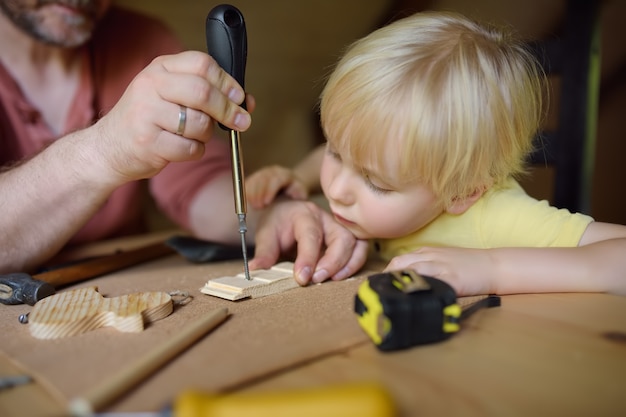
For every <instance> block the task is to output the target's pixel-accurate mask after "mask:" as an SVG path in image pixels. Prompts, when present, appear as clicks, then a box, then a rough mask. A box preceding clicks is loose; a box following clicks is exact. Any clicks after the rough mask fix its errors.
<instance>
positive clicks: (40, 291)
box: [0, 242, 176, 306]
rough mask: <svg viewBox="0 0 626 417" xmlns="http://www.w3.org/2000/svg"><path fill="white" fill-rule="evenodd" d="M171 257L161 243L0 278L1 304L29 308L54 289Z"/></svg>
mask: <svg viewBox="0 0 626 417" xmlns="http://www.w3.org/2000/svg"><path fill="white" fill-rule="evenodd" d="M173 253H176V252H175V251H174V249H172V248H171V247H169V246H166V245H165V244H164V243H163V242H160V243H155V244H151V245H148V246H144V247H141V248H138V249H133V250H129V251H126V252H118V253H114V254H112V255H105V256H100V257H97V258H94V259H89V260H86V261H84V262H81V263H78V264H75V265H70V266H66V267H63V268H58V269H54V270H51V271H47V272H42V273H40V274H36V275H29V274H26V273H23V272H16V273H10V274H4V275H0V303H2V304H28V305H31V306H32V305H34V304H35V303H36V302H37V301H39V300H41V299H43V298H45V297H48V296H50V295H52V294H54V293H55V291H56V290H55V288H56V287H60V286H63V285H67V284H73V283H76V282H80V281H84V280H86V279H89V278H94V277H97V276H99V275H104V274H107V273H109V272H114V271H118V270H120V269H123V268H127V267H130V266H133V265H138V264H140V263H142V262H147V261H149V260H151V259H155V258H158V257H160V256H164V255H169V254H173Z"/></svg>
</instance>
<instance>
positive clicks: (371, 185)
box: [363, 174, 393, 194]
mask: <svg viewBox="0 0 626 417" xmlns="http://www.w3.org/2000/svg"><path fill="white" fill-rule="evenodd" d="M363 179H364V180H365V184H367V186H368V187H369V188H370V189H371V190H372V191H374V192H375V193H377V194H386V193H390V192H392V191H393V190H390V189H388V188H382V187H379V186H378V185H376V184H374V183H373V182H372V180H371V178H370V177H369V175H367V174H363Z"/></svg>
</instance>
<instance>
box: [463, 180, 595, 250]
mask: <svg viewBox="0 0 626 417" xmlns="http://www.w3.org/2000/svg"><path fill="white" fill-rule="evenodd" d="M474 209H477V210H480V214H479V215H480V223H481V234H482V236H483V238H484V239H485V240H486V241H487V242H489V243H488V244H487V246H491V247H499V246H532V247H546V246H576V245H577V244H578V242H579V240H580V238H581V236H582V234H583V233H584V231H585V229H586V228H587V226H588V225H589V223H591V222H592V221H593V218H591V217H590V216H587V215H584V214H581V213H572V212H570V211H569V210H567V209H560V208H557V207H554V206H552V205H550V203H549V202H548V201H547V200H538V199H536V198H534V197H532V196H529V195H528V194H527V193H526V192H525V191H524V189H523V188H522V187H521V186H520V185H519V184H518V183H517V181H515V180H513V179H510V180H508V181H507V182H505V183H504V184H502V185H500V186H497V187H494V188H493V189H491V190H489V191H488V192H487V193H486V194H485V195H484V196H483V198H481V199H480V200H479V202H478V204H477V207H476V208H474Z"/></svg>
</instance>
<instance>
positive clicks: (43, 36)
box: [0, 0, 100, 48]
mask: <svg viewBox="0 0 626 417" xmlns="http://www.w3.org/2000/svg"><path fill="white" fill-rule="evenodd" d="M51 4H57V5H61V6H68V7H70V8H73V9H77V10H80V11H81V14H80V15H74V16H71V15H64V14H54V15H52V16H54V17H53V18H52V19H55V20H57V21H56V22H49V20H51V18H50V16H51V14H49V13H43V12H41V11H40V10H41V7H42V6H46V5H51ZM99 9H100V2H99V1H98V0H95V1H94V0H37V1H36V4H35V6H31V7H28V8H27V7H24V5H23V2H20V1H15V0H0V10H1V11H2V12H3V13H4V14H5V15H6V16H7V17H8V18H9V20H11V21H12V22H13V23H14V24H15V25H16V26H17V27H19V28H20V29H21V30H22V31H24V32H25V33H27V34H28V35H30V36H32V37H33V38H35V39H37V40H39V41H40V42H42V43H45V44H48V45H53V46H60V47H66V48H71V47H76V46H80V45H82V44H84V43H85V42H87V41H88V40H89V39H90V38H91V35H92V34H93V31H94V29H95V25H96V22H97V20H98V17H99V16H98V13H99Z"/></svg>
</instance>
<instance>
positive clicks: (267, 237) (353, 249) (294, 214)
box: [249, 201, 368, 285]
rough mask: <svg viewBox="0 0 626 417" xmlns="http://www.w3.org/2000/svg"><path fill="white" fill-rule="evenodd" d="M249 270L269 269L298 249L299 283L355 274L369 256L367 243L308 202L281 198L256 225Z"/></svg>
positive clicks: (296, 262)
mask: <svg viewBox="0 0 626 417" xmlns="http://www.w3.org/2000/svg"><path fill="white" fill-rule="evenodd" d="M255 242H256V247H255V251H254V259H252V260H251V261H250V265H249V266H250V269H267V268H269V267H271V266H272V265H274V264H275V263H276V262H277V261H278V259H279V258H280V256H281V255H285V254H286V253H288V252H289V251H291V250H292V249H294V248H296V249H297V252H298V253H297V256H296V260H295V266H294V272H295V276H296V280H297V281H298V283H299V284H300V285H307V284H309V283H310V282H313V283H319V282H322V281H326V280H327V279H329V278H331V279H333V280H340V279H344V278H348V277H350V276H352V275H354V274H355V273H356V272H357V271H358V270H359V269H360V268H361V267H362V266H363V265H364V264H365V261H366V259H367V248H368V245H367V242H366V241H364V240H358V239H356V238H355V237H354V235H353V234H352V233H351V232H350V231H349V230H347V229H346V228H344V227H343V226H341V225H340V224H339V223H337V222H336V221H335V219H334V218H333V217H332V216H331V215H330V214H329V213H327V212H326V211H324V210H322V209H321V208H320V207H318V206H317V205H315V203H311V202H308V201H281V202H278V203H275V204H274V205H273V206H271V207H269V208H268V209H267V210H266V211H265V213H263V216H262V218H261V219H259V224H258V226H257V232H256V235H255Z"/></svg>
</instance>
